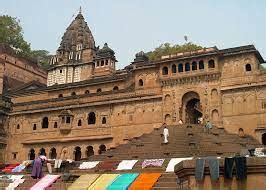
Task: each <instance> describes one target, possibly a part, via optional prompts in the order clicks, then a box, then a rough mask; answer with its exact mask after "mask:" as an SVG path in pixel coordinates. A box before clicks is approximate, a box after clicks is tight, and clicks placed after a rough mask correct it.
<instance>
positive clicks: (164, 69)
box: [162, 67, 168, 75]
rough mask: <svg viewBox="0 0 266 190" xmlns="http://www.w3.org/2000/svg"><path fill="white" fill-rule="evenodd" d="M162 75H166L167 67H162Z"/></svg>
mask: <svg viewBox="0 0 266 190" xmlns="http://www.w3.org/2000/svg"><path fill="white" fill-rule="evenodd" d="M162 73H163V75H168V67H163V71H162Z"/></svg>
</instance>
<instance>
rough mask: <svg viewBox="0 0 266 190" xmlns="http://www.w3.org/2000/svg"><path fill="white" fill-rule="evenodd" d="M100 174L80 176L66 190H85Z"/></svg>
mask: <svg viewBox="0 0 266 190" xmlns="http://www.w3.org/2000/svg"><path fill="white" fill-rule="evenodd" d="M99 176H100V174H86V175H81V176H80V177H79V178H78V179H77V180H76V181H75V182H74V183H72V184H71V186H70V187H69V188H68V189H67V190H87V189H88V187H89V186H90V185H91V184H92V183H93V182H94V181H95V180H96V179H97V178H98V177H99Z"/></svg>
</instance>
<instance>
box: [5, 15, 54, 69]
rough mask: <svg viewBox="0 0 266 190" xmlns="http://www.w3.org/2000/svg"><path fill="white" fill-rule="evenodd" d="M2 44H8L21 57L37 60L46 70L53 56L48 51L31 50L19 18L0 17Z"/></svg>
mask: <svg viewBox="0 0 266 190" xmlns="http://www.w3.org/2000/svg"><path fill="white" fill-rule="evenodd" d="M0 43H4V44H8V45H9V46H11V47H12V48H13V49H14V50H15V51H16V52H17V53H18V54H19V55H21V56H24V57H30V58H34V59H37V62H38V65H39V66H41V67H43V68H45V69H47V68H48V67H49V60H50V58H51V55H49V52H48V51H46V50H31V47H30V44H29V43H27V42H26V41H25V40H24V38H23V30H22V27H21V26H20V24H19V20H18V19H17V18H14V17H11V16H8V15H3V16H1V15H0Z"/></svg>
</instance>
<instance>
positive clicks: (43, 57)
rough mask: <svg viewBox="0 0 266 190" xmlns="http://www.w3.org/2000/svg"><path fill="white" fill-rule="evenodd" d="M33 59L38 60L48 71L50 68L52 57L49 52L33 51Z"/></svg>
mask: <svg viewBox="0 0 266 190" xmlns="http://www.w3.org/2000/svg"><path fill="white" fill-rule="evenodd" d="M31 57H34V58H36V59H37V62H38V64H39V66H41V67H43V68H45V69H48V68H49V66H50V65H49V60H50V59H51V57H52V55H50V54H49V51H47V50H33V51H31Z"/></svg>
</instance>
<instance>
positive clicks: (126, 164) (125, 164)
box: [116, 160, 138, 170]
mask: <svg viewBox="0 0 266 190" xmlns="http://www.w3.org/2000/svg"><path fill="white" fill-rule="evenodd" d="M137 162H138V160H122V161H121V162H120V163H119V165H118V167H117V169H116V170H131V169H132V168H133V166H134V165H135V164H136V163H137Z"/></svg>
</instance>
